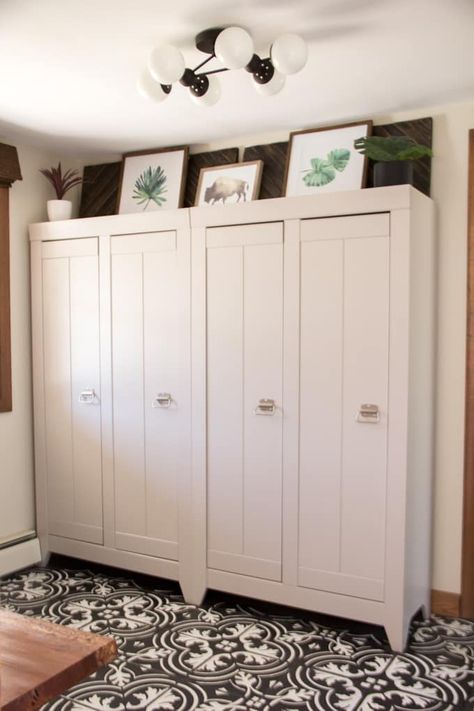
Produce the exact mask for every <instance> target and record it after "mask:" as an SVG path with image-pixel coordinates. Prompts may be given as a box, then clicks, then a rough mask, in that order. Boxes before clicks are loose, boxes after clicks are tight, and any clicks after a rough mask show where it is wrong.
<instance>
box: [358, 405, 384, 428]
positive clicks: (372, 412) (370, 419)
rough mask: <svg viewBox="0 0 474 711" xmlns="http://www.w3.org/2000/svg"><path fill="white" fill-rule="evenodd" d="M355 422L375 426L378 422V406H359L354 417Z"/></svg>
mask: <svg viewBox="0 0 474 711" xmlns="http://www.w3.org/2000/svg"><path fill="white" fill-rule="evenodd" d="M356 421H357V422H365V423H366V424H372V425H375V424H377V422H380V410H379V406H378V405H373V404H371V403H364V404H363V405H361V406H360V410H359V412H358V413H357V415H356Z"/></svg>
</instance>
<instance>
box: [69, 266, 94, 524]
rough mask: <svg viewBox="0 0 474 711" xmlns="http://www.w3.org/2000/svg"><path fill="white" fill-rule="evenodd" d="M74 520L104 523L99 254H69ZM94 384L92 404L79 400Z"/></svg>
mask: <svg viewBox="0 0 474 711" xmlns="http://www.w3.org/2000/svg"><path fill="white" fill-rule="evenodd" d="M70 276H71V288H70V291H71V395H72V403H71V406H72V421H73V470H74V509H75V511H74V520H75V521H76V522H77V523H80V524H84V525H86V526H95V527H99V528H102V463H101V454H102V453H101V439H100V438H101V422H100V399H101V392H100V353H99V344H100V340H99V269H98V260H97V257H75V258H72V259H71V260H70ZM86 389H94V390H95V392H96V394H97V400H96V401H94V403H93V404H83V403H80V402H79V395H80V393H81V391H83V390H86Z"/></svg>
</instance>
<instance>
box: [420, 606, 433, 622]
mask: <svg viewBox="0 0 474 711" xmlns="http://www.w3.org/2000/svg"><path fill="white" fill-rule="evenodd" d="M420 610H421V615H422V617H423V619H424V620H425V622H426V620H429V619H430V617H431V605H429V604H426V605H425V604H423V605H421V606H420Z"/></svg>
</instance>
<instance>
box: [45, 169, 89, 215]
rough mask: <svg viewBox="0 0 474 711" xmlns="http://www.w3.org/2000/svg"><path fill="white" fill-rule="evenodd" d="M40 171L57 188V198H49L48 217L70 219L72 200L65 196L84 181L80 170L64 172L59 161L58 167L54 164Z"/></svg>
mask: <svg viewBox="0 0 474 711" xmlns="http://www.w3.org/2000/svg"><path fill="white" fill-rule="evenodd" d="M40 173H42V174H43V175H44V176H45V178H47V180H49V182H50V183H51V185H52V186H53V188H54V190H55V193H56V198H57V199H56V200H48V202H47V210H48V218H49V219H50V220H51V221H54V220H69V219H70V217H71V215H72V202H71V201H70V200H64V196H65V195H66V193H67V192H68V191H69V190H70V189H71V188H73V187H74V186H75V185H80V184H81V183H82V178H81V176H80V175H79V172H78V171H77V170H72V169H69V170H66V172H65V173H64V174H63V172H62V168H61V162H59V163H58V167H57V168H55V167H54V166H52V168H42V169H41V170H40Z"/></svg>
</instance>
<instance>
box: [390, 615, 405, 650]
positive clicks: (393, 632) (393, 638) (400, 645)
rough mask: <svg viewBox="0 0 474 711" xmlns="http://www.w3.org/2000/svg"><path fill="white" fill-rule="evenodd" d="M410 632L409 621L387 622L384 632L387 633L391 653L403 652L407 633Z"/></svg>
mask: <svg viewBox="0 0 474 711" xmlns="http://www.w3.org/2000/svg"><path fill="white" fill-rule="evenodd" d="M409 630H410V620H408V623H406V624H404V623H403V622H396V623H392V622H387V623H386V624H385V632H386V633H387V637H388V641H389V643H390V647H391V648H392V652H404V651H405V647H406V646H407V641H408V632H409Z"/></svg>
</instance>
